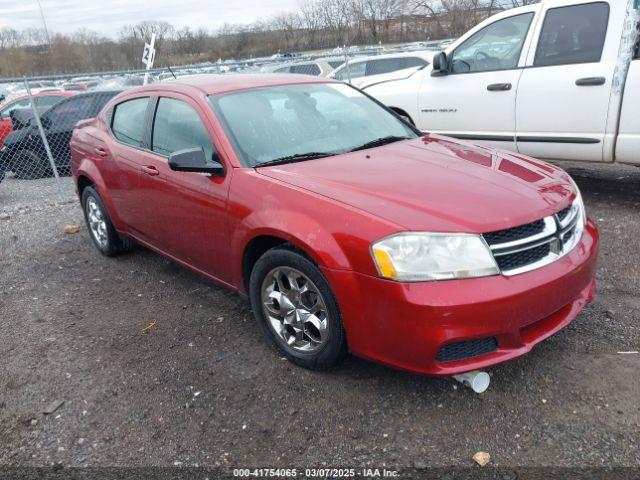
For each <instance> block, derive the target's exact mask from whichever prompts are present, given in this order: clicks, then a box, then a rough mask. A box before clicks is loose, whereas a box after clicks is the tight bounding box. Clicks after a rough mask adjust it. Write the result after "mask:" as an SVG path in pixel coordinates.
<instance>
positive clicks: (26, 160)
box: [11, 150, 51, 180]
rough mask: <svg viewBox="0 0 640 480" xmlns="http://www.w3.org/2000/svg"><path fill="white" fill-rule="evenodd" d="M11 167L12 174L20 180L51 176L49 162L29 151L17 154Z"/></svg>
mask: <svg viewBox="0 0 640 480" xmlns="http://www.w3.org/2000/svg"><path fill="white" fill-rule="evenodd" d="M12 165H13V166H12V168H11V169H12V170H13V173H15V175H16V178H19V179H21V180H35V179H37V178H43V177H48V176H49V175H50V174H51V167H50V165H49V162H47V160H46V159H43V158H42V157H40V155H38V154H37V153H36V152H33V151H31V150H22V151H21V152H18V153H17V154H16V156H15V159H14V160H13V161H12Z"/></svg>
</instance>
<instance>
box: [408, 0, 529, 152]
mask: <svg viewBox="0 0 640 480" xmlns="http://www.w3.org/2000/svg"><path fill="white" fill-rule="evenodd" d="M538 8H539V6H533V7H531V8H530V11H525V12H524V13H520V14H517V15H510V16H502V17H500V18H498V19H496V20H495V21H493V22H491V23H488V24H487V25H485V26H484V27H482V28H480V29H479V30H478V31H477V32H475V33H474V34H472V35H471V36H470V37H469V38H467V39H466V40H465V41H464V42H462V43H461V44H460V45H459V46H457V47H456V48H455V49H454V50H453V51H452V52H451V53H450V54H449V73H448V74H447V75H442V76H431V75H428V74H427V75H425V76H424V79H423V84H422V85H421V88H420V93H419V98H418V105H419V110H420V112H419V120H418V122H417V123H418V127H419V128H420V129H422V130H426V131H430V132H436V133H443V134H445V135H449V136H452V137H455V138H461V139H468V140H473V141H480V142H484V143H488V144H491V145H495V146H498V147H500V148H508V149H513V150H515V148H516V144H515V127H516V118H515V106H516V91H517V88H518V83H519V81H520V76H521V75H522V68H521V66H522V65H523V64H524V58H525V57H526V51H527V46H528V45H529V43H530V38H531V32H532V30H533V29H532V26H533V23H534V19H535V11H536V10H537V9H538Z"/></svg>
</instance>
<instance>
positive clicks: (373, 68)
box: [366, 58, 403, 77]
mask: <svg viewBox="0 0 640 480" xmlns="http://www.w3.org/2000/svg"><path fill="white" fill-rule="evenodd" d="M402 65H403V62H402V58H381V59H380V60H369V61H368V62H367V73H366V76H367V77H368V76H370V75H381V74H383V73H389V72H395V71H396V70H400V69H402Z"/></svg>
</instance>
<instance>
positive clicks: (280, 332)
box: [261, 267, 329, 353]
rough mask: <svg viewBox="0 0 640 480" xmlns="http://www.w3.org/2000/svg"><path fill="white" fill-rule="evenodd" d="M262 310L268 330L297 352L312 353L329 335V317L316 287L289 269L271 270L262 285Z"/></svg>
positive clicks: (303, 275) (300, 274) (298, 273)
mask: <svg viewBox="0 0 640 480" xmlns="http://www.w3.org/2000/svg"><path fill="white" fill-rule="evenodd" d="M261 298H262V311H263V312H264V314H265V316H266V318H267V322H268V325H269V327H270V328H271V330H273V331H274V332H275V333H276V335H277V336H278V337H280V338H281V339H282V340H284V342H285V343H286V344H287V345H289V347H291V348H293V349H294V350H296V351H299V352H305V353H308V352H314V351H317V350H319V349H320V348H321V347H323V346H324V344H325V343H326V341H327V339H328V335H329V314H328V311H327V306H326V304H325V301H324V298H323V297H322V294H321V293H320V291H319V290H318V287H316V286H315V284H314V283H313V282H312V281H311V280H310V279H309V277H307V276H306V275H305V274H303V273H302V272H300V271H299V270H296V269H294V268H290V267H277V268H274V269H273V270H271V271H270V272H269V273H268V274H267V275H266V276H265V279H264V281H263V282H262V289H261Z"/></svg>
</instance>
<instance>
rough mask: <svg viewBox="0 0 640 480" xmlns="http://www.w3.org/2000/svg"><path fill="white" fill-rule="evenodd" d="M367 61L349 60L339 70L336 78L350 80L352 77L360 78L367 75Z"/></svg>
mask: <svg viewBox="0 0 640 480" xmlns="http://www.w3.org/2000/svg"><path fill="white" fill-rule="evenodd" d="M366 69H367V62H353V63H351V62H349V63H348V64H347V65H345V66H344V67H342V68H341V69H340V70H338V71H337V72H336V74H335V76H334V78H335V79H336V80H342V81H343V82H344V81H348V80H349V79H351V78H360V77H364V76H365V75H366V71H367V70H366Z"/></svg>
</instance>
